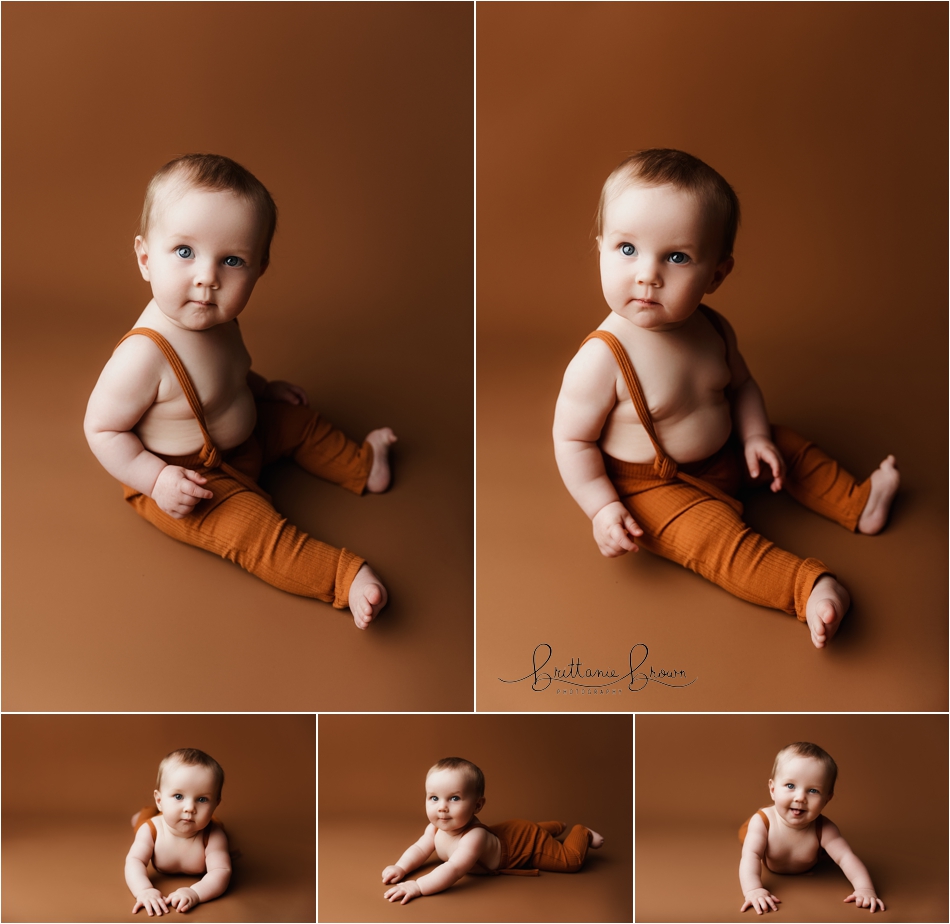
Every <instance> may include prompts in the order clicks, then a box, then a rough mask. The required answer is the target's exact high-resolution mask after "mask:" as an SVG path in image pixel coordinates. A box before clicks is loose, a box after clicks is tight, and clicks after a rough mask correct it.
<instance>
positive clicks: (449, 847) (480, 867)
mask: <svg viewBox="0 0 950 924" xmlns="http://www.w3.org/2000/svg"><path fill="white" fill-rule="evenodd" d="M483 831H484V834H485V842H484V846H483V847H482V851H481V853H480V854H479V857H478V861H477V863H476V865H475V866H474V867H473V868H472V870H471V872H473V873H484V872H490V871H492V870H496V869H498V865H499V864H500V863H501V842H500V841H499V840H498V838H497V837H496V836H495V835H494V834H492V832H491V831H489V830H487V829H483ZM461 843H462V838H461V837H452V835H451V834H447V833H446V832H445V831H436V834H435V854H436V856H437V857H438V858H439V859H440V860H442V861H443V862H445V861H446V860H448V859H449V858H450V857H452V856H453V855H454V853H455V852H456V850H458V848H459V846H460V845H461Z"/></svg>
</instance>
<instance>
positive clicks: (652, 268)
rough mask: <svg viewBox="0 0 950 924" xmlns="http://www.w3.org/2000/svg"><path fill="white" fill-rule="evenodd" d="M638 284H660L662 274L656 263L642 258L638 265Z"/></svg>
mask: <svg viewBox="0 0 950 924" xmlns="http://www.w3.org/2000/svg"><path fill="white" fill-rule="evenodd" d="M637 282H639V283H640V284H641V285H646V286H655V285H658V284H659V282H660V273H659V270H658V268H657V265H656V261H654V260H651V259H649V258H646V257H645V258H641V260H640V261H638V263H637Z"/></svg>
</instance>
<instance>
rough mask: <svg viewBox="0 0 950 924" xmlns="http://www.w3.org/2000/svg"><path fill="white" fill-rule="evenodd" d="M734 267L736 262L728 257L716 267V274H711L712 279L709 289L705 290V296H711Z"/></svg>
mask: <svg viewBox="0 0 950 924" xmlns="http://www.w3.org/2000/svg"><path fill="white" fill-rule="evenodd" d="M735 265H736V261H735V260H734V259H733V258H732V257H729V258H728V259H727V260H723V261H722V263H720V264H719V266H717V267H716V272H714V273H713V278H712V280H711V281H710V283H709V287H708V288H707V289H706V294H707V295H712V293H713V292H715V291H716V289H718V288H719V287H720V286H721V285H722V284H723V282H725V279H726V276H728V275H729V274H730V273H731V272H732V268H733V267H734V266H735Z"/></svg>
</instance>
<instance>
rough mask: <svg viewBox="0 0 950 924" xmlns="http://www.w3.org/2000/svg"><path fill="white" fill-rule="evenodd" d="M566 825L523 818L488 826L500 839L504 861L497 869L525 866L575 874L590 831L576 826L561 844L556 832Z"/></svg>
mask: <svg viewBox="0 0 950 924" xmlns="http://www.w3.org/2000/svg"><path fill="white" fill-rule="evenodd" d="M564 828H565V825H564V824H563V823H562V822H560V821H542V822H534V821H526V820H525V819H523V818H516V819H515V820H513V821H503V822H502V823H501V824H498V825H488V830H489V831H491V832H492V834H494V835H495V837H497V838H498V840H499V841H501V863H499V864H498V869H497V870H496V872H498V873H504V872H505V871H506V870H519V869H523V870H525V871H528V870H533V871H537V870H546V871H548V872H552V873H576V872H577V871H578V870H579V869H580V868H581V867H582V866H583V865H584V858H585V857H586V856H587V847H588V845H589V844H590V832H589V831H588V830H587V828H585V827H584V826H583V825H574V827H573V828H571V830H570V833H569V834H568V835H567V837H565V838H564V843H563V844H562V843H561V842H560V841H559V840H557V839H556V835H558V834H560V833H561V832H562V831H563V830H564Z"/></svg>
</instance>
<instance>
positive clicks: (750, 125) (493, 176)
mask: <svg viewBox="0 0 950 924" xmlns="http://www.w3.org/2000/svg"><path fill="white" fill-rule="evenodd" d="M945 29H946V8H945V7H943V6H941V5H938V4H902V5H900V6H892V5H887V4H876V3H850V4H788V3H743V4H722V3H704V4H671V3H528V4H519V3H512V4H506V3H480V4H478V5H477V33H478V49H477V65H478V72H477V73H478V100H477V117H478V130H477V142H478V152H477V167H476V170H477V190H478V198H477V209H476V210H477V215H478V234H477V247H478V251H477V283H478V306H477V308H478V312H477V323H478V330H477V344H478V354H477V374H478V387H477V391H478V407H477V432H478V440H477V461H478V495H477V497H478V500H477V503H478V509H477V522H478V542H477V553H478V575H477V587H478V594H479V596H478V600H479V607H478V628H477V647H478V659H477V664H478V668H477V671H478V676H477V691H476V697H477V707H478V708H479V709H482V710H486V711H506V710H511V711H520V710H531V711H555V712H561V711H570V712H585V713H586V712H601V711H619V710H624V711H658V712H679V711H711V712H718V711H746V710H755V711H760V710H764V711H799V710H819V711H826V710H831V711H838V710H841V711H852V710H872V711H885V710H907V711H931V710H939V711H944V710H946V708H947V659H946V639H947V612H948V601H947V560H948V549H947V523H946V516H945V510H946V506H947V503H946V498H947V479H946V477H945V475H944V470H943V469H944V466H943V464H942V463H941V464H939V465H937V466H932V465H930V464H929V462H925V461H924V460H932V459H941V460H942V459H943V458H944V456H945V452H944V449H945V442H946V439H945V437H946V429H945V425H944V421H945V420H946V403H945V402H946V395H947V386H946V380H947V348H946V282H945V278H944V276H945V274H944V273H943V270H942V268H943V267H944V266H945V263H946V253H945V250H946V215H945V211H946V210H945V199H946V196H945V190H946V143H945V136H946V119H945V113H946V79H945V76H946V47H945V42H944V32H945ZM885 126H886V128H885ZM885 136H886V137H885ZM898 139H899V140H898ZM637 152H646V153H645V154H640V155H637ZM634 155H637V156H634ZM628 156H630V157H633V159H632V160H630V161H626V160H625V158H627V157H628ZM621 162H623V163H624V166H623V167H622V168H621V169H620V172H619V173H617V174H612V171H613V170H614V169H615V168H617V166H618V165H619V164H621ZM610 177H612V178H611V179H610V180H609V182H606V185H605V181H608V178H610ZM638 177H639V178H640V179H639V180H637V178H638ZM650 177H656V179H649V178H650ZM683 177H686V179H684V178H683ZM664 178H666V179H664ZM911 178H912V179H911ZM688 183H693V184H694V186H689V185H685V186H682V188H681V187H680V186H678V185H677V184H688ZM651 184H653V185H651ZM657 184H659V185H657ZM703 184H707V185H703ZM723 184H725V185H723ZM694 187H695V188H694ZM690 190H693V191H692V192H691V191H690ZM699 190H706V192H700V191H699ZM602 191H603V195H604V198H603V200H602V202H603V205H604V207H603V209H602V210H601V215H600V218H601V222H600V224H601V227H600V228H599V229H598V227H597V215H598V200H599V197H600V196H601V194H602ZM703 196H705V197H706V198H703ZM735 196H737V197H738V202H739V209H740V213H741V220H740V222H739V226H738V235H737V237H736V238H735V248H734V250H733V256H732V257H729V256H728V239H729V237H730V234H731V229H733V228H734V219H735V217H736V215H735V207H734V206H735V201H734V197H735ZM730 197H732V198H730ZM730 216H731V217H730ZM598 236H599V237H601V238H602V241H601V243H600V244H599V242H598ZM601 244H602V246H601ZM717 245H718V246H717ZM638 248H639V249H638ZM691 249H692V250H693V251H694V252H693V253H690V252H689V251H690V250H691ZM641 251H643V253H642V260H640V257H641ZM638 260H639V262H638ZM908 261H909V262H908ZM911 264H913V265H919V266H920V267H921V270H920V271H919V272H918V271H907V272H905V271H904V268H905V267H909V266H910V265H911ZM924 267H927V268H924ZM931 268H932V269H933V270H934V271H931ZM938 268H940V269H938ZM644 274H646V275H644ZM892 278H893V279H899V280H900V281H899V282H893V283H892V282H891V281H890V280H891V279H892ZM684 279H686V280H689V281H688V282H686V283H683V284H682V286H681V282H682V280H684ZM898 293H899V294H898ZM699 305H705V306H706V308H705V309H704V310H702V311H700V309H699ZM694 309H695V310H694ZM908 311H910V312H911V313H912V314H913V316H914V319H915V320H914V322H913V323H905V320H904V319H906V317H907V312H908ZM593 331H596V338H595V340H594V341H591V342H586V343H584V345H583V346H582V341H584V340H585V337H587V335H588V334H590V333H591V332H593ZM611 338H613V339H611ZM611 344H613V345H611ZM624 362H629V364H630V366H631V368H632V371H630V370H627V371H626V372H625V371H624V367H623V364H624ZM750 374H751V376H753V377H754V378H750V377H749V375H750ZM634 379H635V380H636V381H635V382H634V384H633V385H631V384H630V382H631V381H634ZM637 389H639V390H640V392H641V393H640V396H639V400H641V402H642V405H643V406H642V408H641V407H639V406H638V405H637V403H636V402H637V396H636V394H635V391H636V390H637ZM761 396H764V406H763V404H762V397H761ZM730 400H731V401H732V408H731V410H732V414H731V419H730V414H729V413H728V404H729V401H730ZM641 411H642V412H643V414H646V415H647V416H648V417H650V418H651V419H652V421H653V423H654V424H655V427H654V430H655V433H654V434H653V435H651V434H650V433H649V430H648V428H646V427H643V426H640V424H639V421H640V418H641V416H642V414H641ZM931 411H933V412H934V415H935V416H934V417H933V418H932V417H931ZM934 420H936V421H939V423H937V424H934ZM770 424H772V425H774V426H772V427H770ZM733 425H734V428H733V429H732V430H730V427H732V426H733ZM552 427H553V438H552ZM799 434H800V435H799ZM740 439H741V440H742V441H743V445H741V446H740V445H739V442H738V441H739V440H740ZM664 441H666V442H667V445H665V446H664V445H663V444H664ZM778 455H781V456H783V457H784V462H785V465H784V469H783V468H782V463H781V462H780V461H779V460H778ZM895 457H896V463H895V461H894V458H895ZM674 459H675V460H676V461H674ZM895 465H896V467H895ZM749 466H752V467H754V468H756V469H757V470H758V474H759V479H760V481H761V480H763V479H764V480H765V481H766V482H767V483H770V484H767V485H765V484H764V485H761V486H760V487H756V488H755V489H752V488H751V487H749V488H746V487H743V486H741V484H740V483H741V482H742V480H743V479H746V480H748V477H749V475H748V472H749ZM849 473H850V474H849ZM898 478H900V479H902V487H901V490H900V491H899V492H898V493H897V495H896V500H895V497H894V489H895V487H896V483H897V479H898ZM770 487H771V488H772V490H769V488H770ZM777 489H780V490H777ZM737 490H739V491H740V493H739V496H738V498H737V497H735V493H736V491H737ZM872 498H873V501H872ZM892 502H893V506H892V507H891V506H890V505H891V503H892ZM806 508H810V509H806ZM888 513H889V514H890V516H889V518H888V516H887V514H888ZM865 514H867V516H865ZM842 527H844V528H842ZM882 527H883V529H882ZM878 531H880V534H879V535H860V534H859V533H861V532H868V533H876V532H878ZM634 544H636V545H638V547H639V548H640V551H639V552H636V553H634V552H633V551H631V550H630V549H631V546H632V545H634ZM688 570H692V571H694V572H696V573H694V574H690V573H688ZM908 582H909V583H908ZM717 584H718V585H719V586H717ZM819 584H820V586H819ZM909 586H910V587H912V591H911V594H910V597H908V587H909ZM849 605H850V610H849V611H848V612H847V614H846V615H843V613H844V611H845V610H847V609H848V607H849ZM911 613H912V614H913V615H912V617H911V616H910V614H911ZM796 616H797V617H798V620H800V621H802V622H805V621H809V625H808V626H807V627H806V626H805V625H799V624H798V621H797V620H796V618H795V617H796ZM842 616H843V618H842ZM839 624H840V629H839ZM836 630H837V634H835V632H836ZM822 635H824V639H822V638H821V636H822ZM832 636H833V637H832ZM822 642H825V643H826V644H825V648H824V650H821V651H816V650H815V648H816V645H817V644H820V643H822ZM882 678H884V681H883V682H882Z"/></svg>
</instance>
